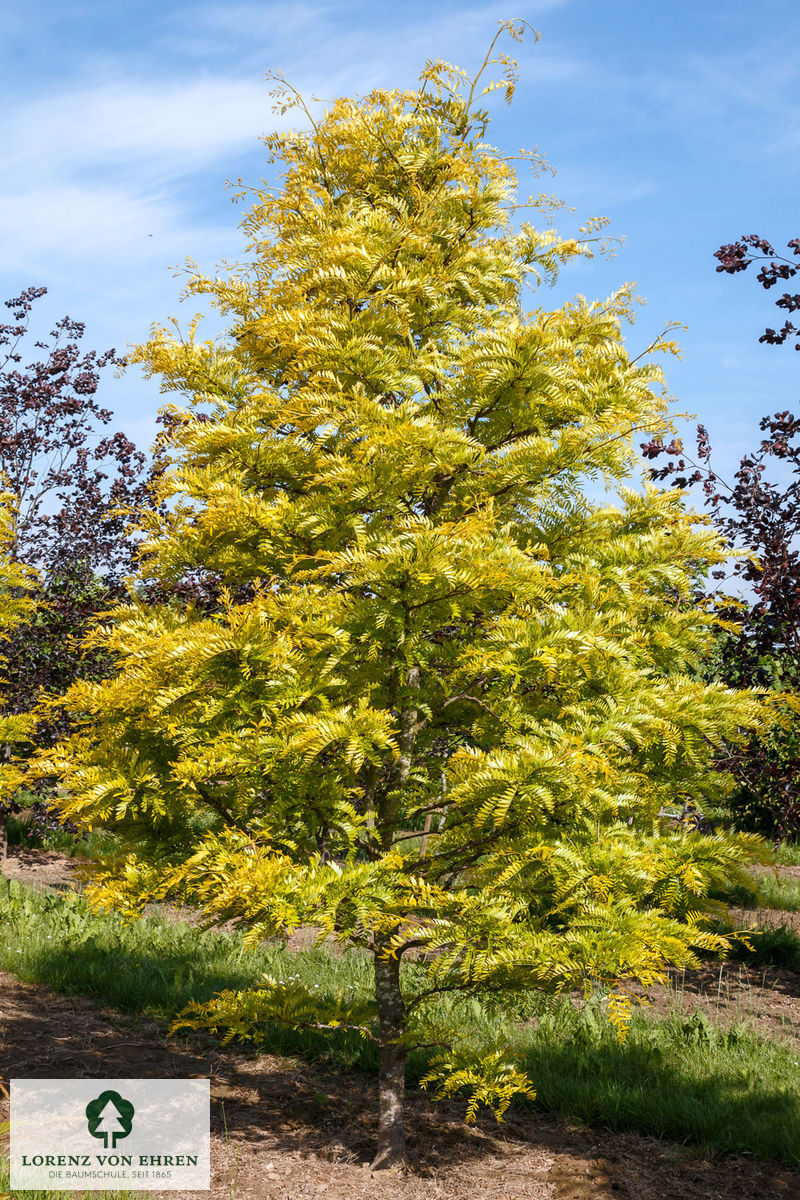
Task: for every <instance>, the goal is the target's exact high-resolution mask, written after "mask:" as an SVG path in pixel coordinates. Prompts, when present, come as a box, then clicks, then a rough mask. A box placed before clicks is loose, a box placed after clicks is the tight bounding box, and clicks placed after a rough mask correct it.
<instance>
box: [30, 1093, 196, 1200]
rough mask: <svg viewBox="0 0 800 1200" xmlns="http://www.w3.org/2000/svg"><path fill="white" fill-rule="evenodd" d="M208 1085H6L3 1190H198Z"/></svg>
mask: <svg viewBox="0 0 800 1200" xmlns="http://www.w3.org/2000/svg"><path fill="white" fill-rule="evenodd" d="M210 1104H211V1094H210V1081H209V1080H208V1079H12V1080H11V1155H10V1159H11V1161H10V1166H11V1187H12V1188H14V1189H20V1190H23V1189H45V1188H46V1189H48V1190H49V1191H56V1192H57V1191H73V1190H79V1191H84V1192H85V1191H105V1192H111V1191H126V1192H127V1191H158V1192H162V1191H168V1190H173V1191H176V1190H180V1191H203V1190H207V1189H208V1188H209V1186H210V1166H209V1163H210V1148H211V1147H210V1113H211V1109H210Z"/></svg>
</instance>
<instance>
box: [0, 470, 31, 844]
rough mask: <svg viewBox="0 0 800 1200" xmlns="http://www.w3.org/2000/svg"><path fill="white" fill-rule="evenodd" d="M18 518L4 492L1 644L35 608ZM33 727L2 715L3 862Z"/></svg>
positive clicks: (0, 506)
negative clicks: (21, 755) (22, 749)
mask: <svg viewBox="0 0 800 1200" xmlns="http://www.w3.org/2000/svg"><path fill="white" fill-rule="evenodd" d="M15 521H16V512H15V510H14V507H13V503H12V497H11V496H9V495H7V494H4V493H2V492H0V644H2V643H3V642H5V643H8V640H9V639H10V638H12V637H13V635H14V628H15V626H17V625H19V624H20V623H21V622H22V621H24V620H25V619H26V618H28V617H30V614H31V611H32V609H33V598H32V594H31V593H32V590H33V585H34V578H35V577H34V573H33V572H32V571H30V570H29V569H28V568H27V567H25V566H22V565H21V564H20V563H18V562H16V561H15V560H14V558H13V547H14V542H15V536H14V534H15ZM3 666H4V664H3V659H2V657H0V713H2V708H3V679H2V671H3ZM31 728H32V722H31V719H30V718H29V717H28V716H25V715H21V716H19V715H13V716H3V715H0V862H2V860H3V859H5V858H6V855H7V851H8V833H7V828H6V822H7V819H8V815H9V813H10V812H18V811H19V809H18V807H17V806H16V805H15V803H14V793H15V792H16V791H17V789H18V787H19V785H20V783H21V782H22V780H23V774H22V773H21V772H20V768H19V766H18V765H17V764H16V763H15V762H14V760H13V753H12V751H13V749H14V746H15V745H16V744H17V743H19V742H23V741H25V740H26V739H27V736H28V734H29V732H30V730H31Z"/></svg>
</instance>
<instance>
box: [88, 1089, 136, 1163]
mask: <svg viewBox="0 0 800 1200" xmlns="http://www.w3.org/2000/svg"><path fill="white" fill-rule="evenodd" d="M134 1112H135V1109H134V1107H133V1105H132V1104H131V1102H130V1100H125V1099H124V1098H123V1097H122V1096H120V1094H119V1092H111V1091H108V1092H101V1093H100V1095H99V1096H98V1097H97V1099H96V1100H90V1101H89V1103H88V1104H87V1105H86V1120H87V1121H88V1123H89V1133H90V1134H91V1135H92V1137H96V1138H102V1139H103V1146H104V1147H105V1149H106V1150H108V1149H111V1150H113V1149H114V1148H115V1147H116V1144H117V1141H118V1140H119V1139H120V1138H126V1137H127V1136H128V1134H129V1133H130V1131H131V1128H132V1126H133V1114H134ZM109 1138H110V1139H111V1141H110V1142H109Z"/></svg>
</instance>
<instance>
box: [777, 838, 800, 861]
mask: <svg viewBox="0 0 800 1200" xmlns="http://www.w3.org/2000/svg"><path fill="white" fill-rule="evenodd" d="M775 862H776V863H777V864H778V866H781V867H797V866H800V842H780V843H779V845H777V846H776V847H775Z"/></svg>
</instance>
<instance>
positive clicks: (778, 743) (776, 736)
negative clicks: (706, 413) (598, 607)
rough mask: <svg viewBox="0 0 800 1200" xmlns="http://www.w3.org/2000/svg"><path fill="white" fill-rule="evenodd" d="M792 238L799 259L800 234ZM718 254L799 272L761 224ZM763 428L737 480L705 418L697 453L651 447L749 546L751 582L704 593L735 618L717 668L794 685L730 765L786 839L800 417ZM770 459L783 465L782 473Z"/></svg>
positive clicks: (754, 816) (731, 270)
mask: <svg viewBox="0 0 800 1200" xmlns="http://www.w3.org/2000/svg"><path fill="white" fill-rule="evenodd" d="M788 248H789V250H791V251H792V254H793V256H794V259H796V258H797V256H798V255H800V238H794V239H792V240H791V241H790V242H789V243H788ZM714 257H715V258H716V259H718V260H719V265H718V266H717V271H722V272H726V273H727V274H729V275H735V274H737V273H738V272H740V271H745V270H747V269H748V267H750V266H751V265H752V264H753V263H760V264H761V265H760V269H759V271H758V274H757V277H756V278H757V280H758V282H759V283H760V284H761V286H762V287H763V288H764V289H765V290H767V291H768V290H769V289H770V288H772V287H774V286H775V285H776V284H777V283H778V282H779V280H788V279H792V278H794V277H795V276H796V275H797V272H798V270H799V269H800V265H799V264H798V263H797V262H796V261H794V260H793V259H790V258H786V257H782V256H780V255H778V254H777V253H776V251H775V249H774V247H773V246H772V245H771V244H770V243H769V242H767V241H766V240H765V239H764V238H762V237H760V236H759V235H758V234H749V235H747V236H743V237H742V239H741V240H740V241H738V242H732V243H730V244H728V245H724V246H721V247H720V248H719V250H717V251H716V252H715V254H714ZM775 303H776V305H777V307H778V308H782V309H784V310H785V311H786V312H789V313H794V312H797V311H798V310H800V294H795V295H792V294H791V293H789V292H784V293H783V294H782V295H781V296H780V297H779V298H778V299H777V300H776V301H775ZM793 336H797V337H798V341H797V343H796V345H795V349H796V350H800V329H797V328H795V326H794V325H792V323H791V322H790V321H788V320H787V321H786V322H785V323H784V325H783V327H782V328H781V329H780V330H779V331H777V332H776V331H775V330H774V329H767V330H765V332H764V333H763V334H762V335H761V337H760V338H759V341H760V342H766V343H768V344H770V345H781V344H783V343H784V342H785V341H787V339H790V338H791V337H793ZM760 429H761V432H762V434H763V435H764V436H763V437H762V440H761V442H760V444H759V445H758V446H757V448H755V449H754V450H752V451H751V452H750V453H748V454H745V455H744V456H743V457H742V459H741V461H740V463H739V468H738V470H737V471H736V473H735V475H734V478H733V482H732V483H730V484H729V483H727V482H726V481H725V480H724V479H723V478H721V477H720V476H719V474H718V473H717V472H716V471H715V469H714V467H713V465H712V459H711V438H710V435H709V432H708V430H707V429H706V427H705V426H704V425H698V426H697V436H696V443H697V450H696V454H695V456H694V457H692V456H691V455H690V454H689V453H688V452H687V451H686V449H685V447H684V445H683V442H682V441H681V440H680V439H672V440H671V441H670V442H669V443H667V442H665V441H664V440H663V439H661V438H654V439H651V440H650V441H649V442H646V443H644V444H643V445H642V449H643V451H644V453H645V456H646V457H647V458H649V459H651V460H655V459H657V458H660V459H661V460H662V465H661V466H659V467H655V466H654V467H653V468H652V469H651V472H650V476H651V479H653V480H654V481H658V482H664V481H666V480H669V481H670V482H671V483H672V485H673V486H674V487H676V488H681V489H691V488H699V489H700V491H701V494H702V495H703V499H704V501H705V504H706V506H707V508H708V510H709V513H710V515H711V518H712V520H713V521H714V524H715V525H716V527H717V528H718V529H719V530H720V532H721V533H722V535H723V537H724V538H725V540H726V542H727V543H728V544H729V545H730V546H731V547H735V548H736V549H737V550H738V551H739V552H740V554H741V557H739V558H737V559H735V560H734V561H733V569H732V572H731V574H732V577H733V579H734V580H735V581H738V582H740V583H741V584H743V585H744V587H743V588H740V589H737V591H738V593H739V594H738V595H734V596H730V595H727V594H725V593H724V592H721V591H720V590H719V589H720V588H721V587H722V584H721V582H718V583H717V584H716V585H715V586H714V588H713V589H709V588H708V587H707V586H705V584H704V585H703V587H702V588H701V595H702V598H703V599H704V601H705V602H706V603H709V604H712V603H713V604H714V605H715V606H716V608H717V611H718V614H719V616H720V619H721V621H722V622H723V623H724V624H725V625H726V626H727V629H726V631H725V632H722V630H721V633H720V638H719V641H718V645H717V650H716V653H715V655H714V660H713V668H712V669H713V671H714V672H715V673H716V675H717V677H718V678H720V679H722V680H723V681H724V682H726V683H728V684H731V685H732V686H734V687H743V686H744V687H747V686H753V685H757V686H763V687H769V688H771V689H772V690H773V691H776V692H782V693H786V694H787V700H786V702H785V705H784V708H783V714H782V720H781V721H780V722H779V723H777V724H773V725H772V726H771V727H770V729H769V731H768V732H767V733H766V734H765V735H764V736H762V737H757V738H754V739H753V740H752V741H751V742H750V743H749V744H748V745H747V746H745V747H742V748H740V749H738V750H737V751H736V752H735V753H732V754H726V755H725V757H724V758H723V760H722V764H721V765H722V766H723V767H724V769H725V770H726V771H732V772H733V774H734V777H735V778H736V781H737V784H738V790H737V794H736V796H735V799H734V808H735V811H736V814H737V818H738V819H739V820H740V821H741V822H743V823H744V824H745V825H746V826H748V827H751V828H757V829H760V830H762V831H763V832H765V833H768V834H770V835H772V836H773V837H775V838H777V839H778V840H782V839H783V838H785V837H788V836H797V834H798V833H800V729H799V728H798V718H797V713H796V710H795V706H794V701H793V700H791V699H790V698H789V696H790V695H791V694H796V693H798V692H800V554H798V549H797V538H798V534H800V445H798V434H800V422H798V420H797V418H796V417H795V416H794V415H793V414H792V413H790V412H788V411H785V412H776V413H773V414H770V415H767V416H765V417H763V418H762V420H761V422H760ZM665 458H666V459H667V461H666V462H664V461H663V460H664V459H665ZM770 466H772V467H773V468H777V472H778V474H777V476H774V477H773V478H772V479H770V478H769V475H768V471H769V468H770ZM787 469H788V477H787ZM714 574H715V575H716V578H717V580H718V581H721V580H722V579H724V578H725V577H726V572H725V571H723V570H717V571H716V572H714Z"/></svg>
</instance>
